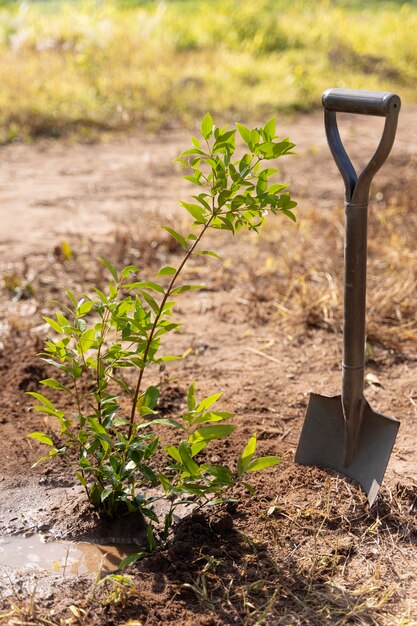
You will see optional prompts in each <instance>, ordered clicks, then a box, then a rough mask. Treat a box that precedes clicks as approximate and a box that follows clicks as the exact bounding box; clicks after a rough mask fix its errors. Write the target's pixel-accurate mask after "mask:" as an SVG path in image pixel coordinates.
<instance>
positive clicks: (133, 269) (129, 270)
mask: <svg viewBox="0 0 417 626" xmlns="http://www.w3.org/2000/svg"><path fill="white" fill-rule="evenodd" d="M137 272H139V268H138V267H137V266H136V265H127V266H126V267H124V268H123V270H122V278H127V277H128V276H130V274H136V273H137Z"/></svg>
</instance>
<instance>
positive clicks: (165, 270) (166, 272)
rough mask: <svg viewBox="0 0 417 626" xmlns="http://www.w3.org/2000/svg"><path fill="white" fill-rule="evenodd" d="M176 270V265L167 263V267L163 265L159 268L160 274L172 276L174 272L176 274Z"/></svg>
mask: <svg viewBox="0 0 417 626" xmlns="http://www.w3.org/2000/svg"><path fill="white" fill-rule="evenodd" d="M176 271H177V270H176V268H175V267H172V266H171V265H167V266H166V267H163V268H161V269H160V270H159V272H158V276H172V274H175V272H176Z"/></svg>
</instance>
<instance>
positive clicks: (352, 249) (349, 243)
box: [295, 89, 401, 506]
mask: <svg viewBox="0 0 417 626" xmlns="http://www.w3.org/2000/svg"><path fill="white" fill-rule="evenodd" d="M400 106H401V100H400V98H399V97H398V96H397V95H395V94H393V93H383V92H377V91H356V90H350V89H328V90H327V91H325V92H324V94H323V107H324V123H325V128H326V135H327V141H328V144H329V147H330V151H331V153H332V155H333V158H334V160H335V162H336V165H337V167H338V168H339V171H340V173H341V174H342V177H343V180H344V183H345V190H346V196H345V198H346V202H345V207H346V221H345V228H346V232H345V285H344V320H343V363H342V395H340V396H334V397H327V396H321V395H318V394H315V393H312V394H311V395H310V400H309V404H308V408H307V413H306V417H305V421H304V425H303V428H302V431H301V436H300V440H299V442H298V447H297V451H296V454H295V461H296V463H300V464H302V465H319V466H322V467H327V468H330V469H333V470H336V471H337V472H339V473H341V474H344V475H346V476H348V477H349V478H351V479H353V480H354V481H356V482H358V483H359V484H360V485H361V487H362V488H363V490H364V491H365V493H366V495H367V496H368V501H369V504H370V505H371V506H372V504H373V502H374V500H375V498H376V496H377V493H378V490H379V487H380V485H381V482H382V479H383V477H384V474H385V470H386V468H387V465H388V461H389V458H390V456H391V451H392V447H393V445H394V442H395V438H396V436H397V432H398V428H399V425H400V423H399V422H398V421H397V420H395V419H393V418H391V417H386V416H385V415H381V414H380V413H376V412H375V411H373V410H372V408H371V407H370V405H369V404H368V402H367V401H366V399H365V397H364V370H365V305H366V256H367V253H366V246H367V217H368V198H369V187H370V184H371V182H372V179H373V177H374V175H375V174H376V172H377V171H378V170H379V168H380V167H381V166H382V165H383V163H384V162H385V160H386V158H387V157H388V154H389V153H390V150H391V148H392V145H393V143H394V138H395V131H396V128H397V120H398V113H399V111H400ZM338 112H343V113H359V114H362V115H377V116H380V117H385V126H384V130H383V133H382V138H381V140H380V143H379V146H378V148H377V149H376V151H375V154H374V155H373V157H372V158H371V160H370V161H369V163H368V165H367V166H366V167H365V168H364V170H363V171H362V172H361V174H360V175H359V176H358V175H357V174H356V171H355V169H354V167H353V165H352V163H351V161H350V159H349V157H348V155H347V153H346V150H345V148H344V146H343V143H342V140H341V138H340V134H339V130H338V126H337V119H336V113H338Z"/></svg>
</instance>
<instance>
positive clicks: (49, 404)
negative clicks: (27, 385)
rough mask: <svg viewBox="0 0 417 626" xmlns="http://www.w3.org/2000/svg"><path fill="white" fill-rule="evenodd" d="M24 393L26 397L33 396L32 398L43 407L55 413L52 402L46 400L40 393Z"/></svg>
mask: <svg viewBox="0 0 417 626" xmlns="http://www.w3.org/2000/svg"><path fill="white" fill-rule="evenodd" d="M26 393H27V395H28V396H33V397H34V398H36V400H38V402H41V403H42V404H43V405H45V406H46V407H48V409H51V410H52V411H55V407H54V405H53V404H52V402H51V401H50V400H48V398H46V397H45V396H44V395H42V394H41V393H38V392H37V391H27V392H26Z"/></svg>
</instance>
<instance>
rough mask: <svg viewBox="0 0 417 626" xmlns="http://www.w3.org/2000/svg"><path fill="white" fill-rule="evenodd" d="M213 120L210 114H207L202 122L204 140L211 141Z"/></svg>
mask: <svg viewBox="0 0 417 626" xmlns="http://www.w3.org/2000/svg"><path fill="white" fill-rule="evenodd" d="M213 126H214V124H213V119H212V117H211V115H210V113H206V114H205V116H204V117H203V120H202V122H201V134H202V136H203V137H204V139H209V138H210V137H211V135H212V134H213Z"/></svg>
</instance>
